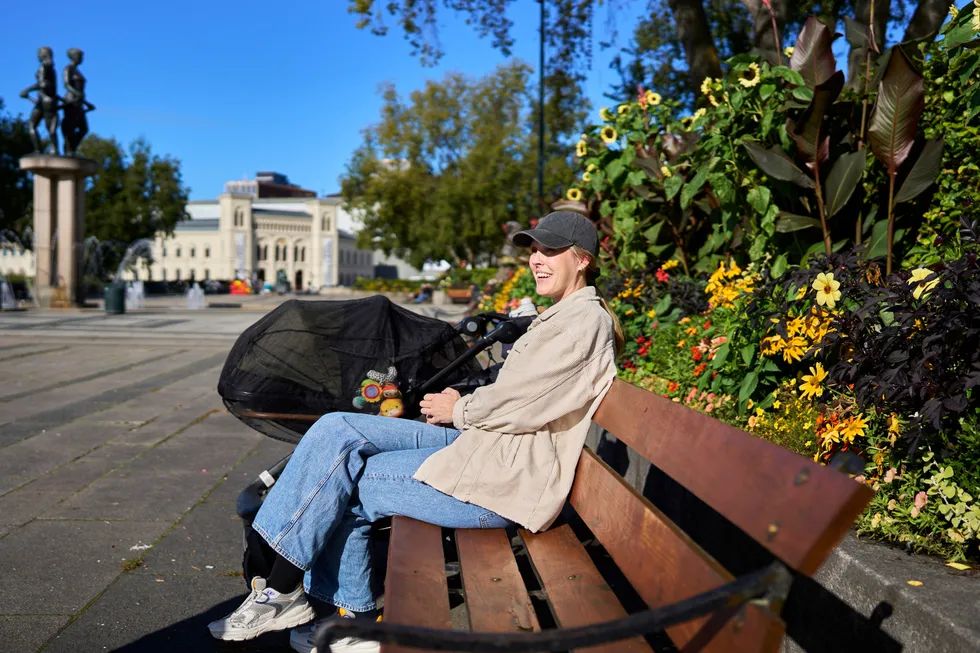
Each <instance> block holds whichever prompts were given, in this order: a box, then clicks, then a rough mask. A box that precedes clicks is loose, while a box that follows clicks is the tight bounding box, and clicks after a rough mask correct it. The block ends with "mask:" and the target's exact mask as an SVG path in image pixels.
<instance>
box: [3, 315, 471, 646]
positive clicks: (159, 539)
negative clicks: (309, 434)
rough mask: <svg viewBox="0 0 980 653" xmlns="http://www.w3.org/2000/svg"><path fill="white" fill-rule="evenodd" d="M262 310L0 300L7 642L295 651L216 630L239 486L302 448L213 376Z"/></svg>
mask: <svg viewBox="0 0 980 653" xmlns="http://www.w3.org/2000/svg"><path fill="white" fill-rule="evenodd" d="M254 308H255V309H256V310H242V309H224V310H222V309H209V310H206V311H181V310H174V309H173V308H170V309H166V308H160V309H159V310H152V311H145V312H139V313H130V314H126V315H118V316H107V315H105V314H102V313H99V312H95V311H74V312H54V311H52V312H20V313H0V575H2V578H3V586H4V588H5V590H6V593H7V599H6V600H5V601H4V605H3V607H2V608H0V652H2V653H7V652H11V653H13V652H16V653H23V652H29V651H42V650H43V651H45V652H46V653H47V652H49V651H50V652H56V651H57V652H62V651H64V652H75V653H83V652H87V651H94V652H99V651H134V652H136V651H139V652H152V651H168V652H170V651H185V652H190V651H229V652H230V651H287V650H289V648H288V645H287V644H286V642H287V639H288V636H287V635H286V634H285V633H276V634H269V635H265V636H263V637H261V638H259V640H258V641H253V642H249V643H244V644H242V643H221V642H216V641H214V640H212V639H211V638H210V636H209V635H208V633H207V630H206V625H207V623H208V622H209V621H211V620H213V619H215V618H218V617H220V616H223V615H224V614H226V613H228V612H230V611H231V610H232V609H234V607H235V606H237V604H238V603H239V602H240V601H241V600H242V599H243V598H244V594H245V586H244V582H243V580H242V578H241V575H240V574H241V558H242V540H241V533H242V531H241V522H240V520H239V519H238V518H237V516H236V515H235V506H234V501H235V498H236V496H237V494H238V493H239V491H241V489H242V488H244V487H245V485H246V484H247V483H249V482H250V481H252V480H253V479H254V478H255V477H256V475H257V474H258V473H259V472H260V471H262V470H263V469H265V468H266V467H268V466H269V465H271V464H272V463H274V462H275V461H276V460H278V459H279V458H280V457H282V456H283V455H285V454H286V453H288V452H289V451H290V449H291V447H290V446H289V445H286V444H283V443H279V442H276V441H274V440H272V439H270V438H267V437H264V436H262V435H260V434H258V433H257V432H255V431H253V430H251V429H249V428H248V427H246V426H245V425H243V424H242V423H241V422H239V421H238V420H237V419H235V418H234V417H232V416H231V415H229V414H228V413H226V412H225V411H224V407H223V405H222V403H221V401H220V398H219V396H218V394H217V392H216V390H215V388H216V386H217V382H218V376H219V374H220V371H221V366H222V364H223V363H224V360H225V356H226V354H227V352H228V350H229V349H230V347H231V345H232V343H233V342H234V339H235V337H236V336H237V335H238V334H239V333H241V331H242V330H243V329H245V328H246V327H247V326H248V325H249V324H251V323H253V322H254V321H255V320H257V319H259V318H260V317H261V316H262V315H263V314H264V312H263V311H264V310H268V308H269V306H265V307H264V308H261V306H260V305H256V306H255V307H254ZM260 308H261V310H260ZM422 310H423V311H424V312H428V313H429V314H438V315H439V316H441V317H449V316H450V315H449V313H447V312H446V311H445V310H442V311H439V312H438V313H436V311H437V310H438V309H435V308H432V307H428V308H426V309H422ZM448 310H449V311H450V312H452V311H453V308H452V307H449V309H448ZM455 312H456V313H458V311H455Z"/></svg>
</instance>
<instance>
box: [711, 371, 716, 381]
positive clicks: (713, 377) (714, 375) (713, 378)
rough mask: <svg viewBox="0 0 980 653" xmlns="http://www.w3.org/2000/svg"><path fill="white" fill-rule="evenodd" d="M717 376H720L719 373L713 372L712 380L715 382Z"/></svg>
mask: <svg viewBox="0 0 980 653" xmlns="http://www.w3.org/2000/svg"><path fill="white" fill-rule="evenodd" d="M716 376H718V372H712V373H711V380H712V381H714V380H715V377H716Z"/></svg>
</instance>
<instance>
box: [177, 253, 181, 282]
mask: <svg viewBox="0 0 980 653" xmlns="http://www.w3.org/2000/svg"><path fill="white" fill-rule="evenodd" d="M177 258H180V248H179V247H178V248H177ZM177 280H178V281H179V280H180V277H178V278H177Z"/></svg>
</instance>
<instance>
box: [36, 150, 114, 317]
mask: <svg viewBox="0 0 980 653" xmlns="http://www.w3.org/2000/svg"><path fill="white" fill-rule="evenodd" d="M20 168H21V170H27V171H28V172H31V173H33V174H34V261H35V269H34V293H35V295H36V296H37V300H38V303H39V304H40V306H41V307H42V308H51V307H54V308H67V307H70V306H78V305H80V304H81V303H82V300H83V299H84V298H83V297H82V293H81V283H82V267H81V266H82V262H83V261H82V260H81V257H82V241H83V236H84V229H85V178H86V177H90V176H92V175H94V174H95V172H96V171H97V170H98V168H99V166H98V164H97V163H96V162H95V161H92V160H91V159H80V158H74V157H66V156H52V155H47V154H34V155H31V156H25V157H24V158H22V159H21V160H20ZM55 239H57V240H55Z"/></svg>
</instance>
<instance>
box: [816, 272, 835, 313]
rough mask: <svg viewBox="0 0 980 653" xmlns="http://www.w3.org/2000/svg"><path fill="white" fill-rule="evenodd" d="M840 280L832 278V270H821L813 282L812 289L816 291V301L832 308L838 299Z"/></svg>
mask: <svg viewBox="0 0 980 653" xmlns="http://www.w3.org/2000/svg"><path fill="white" fill-rule="evenodd" d="M839 288H840V281H837V280H836V279H834V273H833V272H821V273H820V274H818V275H817V278H816V280H815V281H814V282H813V289H814V290H816V291H817V303H818V304H820V305H821V306H826V307H827V308H833V307H834V306H836V305H837V301H838V300H839V299H840V296H841V292H840V290H838V289H839Z"/></svg>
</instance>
